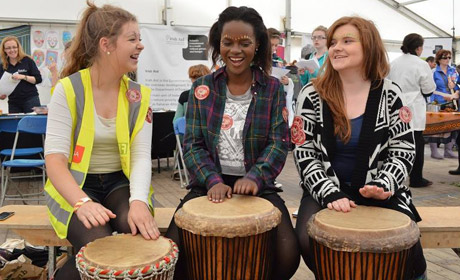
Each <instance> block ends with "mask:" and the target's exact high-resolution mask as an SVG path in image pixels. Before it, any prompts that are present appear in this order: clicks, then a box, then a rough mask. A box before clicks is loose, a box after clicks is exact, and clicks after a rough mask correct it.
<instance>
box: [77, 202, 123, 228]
mask: <svg viewBox="0 0 460 280" xmlns="http://www.w3.org/2000/svg"><path fill="white" fill-rule="evenodd" d="M75 214H76V215H77V218H78V219H79V220H80V221H81V222H82V223H83V225H85V227H86V228H87V229H91V228H92V227H97V226H103V225H105V224H106V223H107V222H108V221H109V220H110V219H113V218H115V217H116V215H115V214H113V213H112V211H110V210H109V209H107V208H105V207H104V206H102V205H101V204H100V203H97V202H94V201H88V202H86V203H83V204H82V205H81V206H80V208H78V210H77V211H76V212H75Z"/></svg>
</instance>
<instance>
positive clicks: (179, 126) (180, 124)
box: [173, 117, 189, 188]
mask: <svg viewBox="0 0 460 280" xmlns="http://www.w3.org/2000/svg"><path fill="white" fill-rule="evenodd" d="M185 124H186V122H185V117H182V118H178V119H176V120H175V121H174V124H173V125H174V134H175V135H176V143H177V147H176V156H175V157H174V160H175V164H174V167H175V168H177V170H178V172H179V179H180V185H181V188H183V187H184V186H186V185H188V183H189V180H188V174H187V168H185V162H184V155H183V152H182V141H181V136H184V134H185ZM179 160H180V162H181V163H182V167H183V168H181V164H180V163H179ZM182 172H183V174H182Z"/></svg>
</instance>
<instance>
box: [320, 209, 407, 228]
mask: <svg viewBox="0 0 460 280" xmlns="http://www.w3.org/2000/svg"><path fill="white" fill-rule="evenodd" d="M316 220H317V222H318V223H322V224H324V225H327V226H329V227H335V228H338V229H343V230H351V231H353V230H356V231H371V232H375V231H380V230H391V229H396V228H404V227H408V226H409V224H410V222H411V219H410V218H409V217H408V216H407V215H404V214H403V213H400V212H398V211H395V210H390V209H385V208H380V207H368V206H358V207H356V208H352V210H351V211H350V212H348V213H343V212H337V211H335V210H329V209H324V210H323V211H320V212H318V214H317V215H316Z"/></svg>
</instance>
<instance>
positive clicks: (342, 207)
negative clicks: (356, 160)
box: [327, 197, 356, 213]
mask: <svg viewBox="0 0 460 280" xmlns="http://www.w3.org/2000/svg"><path fill="white" fill-rule="evenodd" d="M352 207H353V208H355V207H356V203H355V202H354V201H353V200H349V199H348V198H346V197H344V198H341V199H337V200H336V201H333V202H330V203H328V204H327V208H329V209H330V210H332V209H334V210H335V211H338V212H344V213H346V212H350V211H351V208H352Z"/></svg>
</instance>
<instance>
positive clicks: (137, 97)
mask: <svg viewBox="0 0 460 280" xmlns="http://www.w3.org/2000/svg"><path fill="white" fill-rule="evenodd" d="M126 98H128V101H129V103H135V102H139V101H141V93H140V92H139V91H138V90H137V89H132V88H130V89H128V90H127V91H126Z"/></svg>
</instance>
